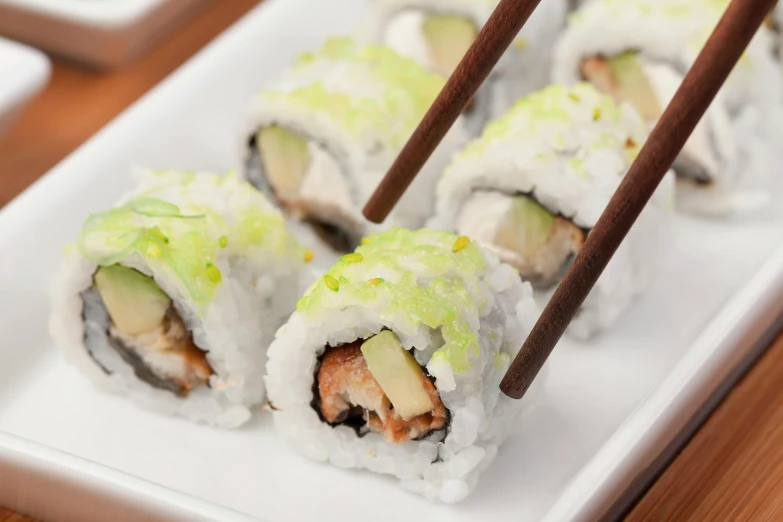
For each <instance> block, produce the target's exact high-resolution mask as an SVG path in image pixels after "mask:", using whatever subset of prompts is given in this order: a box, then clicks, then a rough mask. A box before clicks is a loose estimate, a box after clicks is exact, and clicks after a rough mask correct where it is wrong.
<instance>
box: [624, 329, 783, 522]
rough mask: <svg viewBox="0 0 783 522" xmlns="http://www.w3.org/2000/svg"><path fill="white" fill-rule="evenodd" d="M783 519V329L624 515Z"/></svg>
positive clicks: (670, 519) (669, 519) (634, 518)
mask: <svg viewBox="0 0 783 522" xmlns="http://www.w3.org/2000/svg"><path fill="white" fill-rule="evenodd" d="M690 520H693V521H716V522H717V521H721V522H722V521H727V522H728V521H755V520H759V521H770V522H772V521H778V520H783V336H781V337H779V338H778V339H777V340H776V341H775V342H774V343H773V344H772V347H771V348H770V349H769V351H768V352H767V353H766V354H765V355H764V356H763V357H762V358H761V359H760V360H759V362H758V363H756V365H755V366H754V367H753V368H752V369H751V370H750V372H748V375H746V376H745V378H744V379H743V380H742V381H740V383H739V384H738V385H737V386H736V387H735V388H734V390H733V391H732V392H731V394H730V395H729V396H728V397H727V398H726V400H724V401H723V403H722V404H721V405H720V407H718V409H717V410H716V411H715V412H714V413H713V414H712V416H711V417H710V419H709V420H708V421H707V422H706V423H705V425H704V426H703V427H702V428H701V430H699V432H698V433H697V434H696V436H695V437H694V438H693V439H692V440H691V441H690V443H689V444H688V446H686V447H685V449H683V451H682V452H681V453H680V454H679V455H678V456H677V458H676V459H675V461H674V462H673V463H672V465H671V466H669V468H668V469H667V470H666V471H665V472H664V473H663V475H661V477H660V478H659V479H658V481H657V482H656V483H655V484H654V485H653V487H652V488H651V489H650V490H649V491H648V492H647V494H646V495H645V496H644V497H643V498H642V499H641V500H640V501H639V503H638V504H637V505H636V507H635V508H634V510H633V511H632V512H631V513H630V515H629V516H628V517H627V518H626V522H641V521H660V522H664V521H665V522H680V521H690Z"/></svg>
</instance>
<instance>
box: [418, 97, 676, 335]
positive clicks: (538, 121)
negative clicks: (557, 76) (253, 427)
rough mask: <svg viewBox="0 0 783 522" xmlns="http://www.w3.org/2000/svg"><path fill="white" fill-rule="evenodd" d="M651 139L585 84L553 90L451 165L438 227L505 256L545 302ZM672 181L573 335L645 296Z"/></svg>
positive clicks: (605, 324)
mask: <svg viewBox="0 0 783 522" xmlns="http://www.w3.org/2000/svg"><path fill="white" fill-rule="evenodd" d="M646 137H647V128H646V125H645V124H644V121H643V120H642V119H641V117H640V116H639V115H638V114H637V113H636V112H635V111H634V110H633V109H632V108H631V107H630V106H629V105H627V104H625V105H622V106H618V105H617V104H616V103H615V102H614V101H613V100H612V99H611V97H609V96H608V95H604V94H601V93H599V92H598V91H597V90H596V89H595V88H593V87H592V86H591V85H589V84H587V83H581V84H577V85H575V86H573V87H570V88H569V87H565V86H562V85H552V86H549V87H547V88H545V89H543V90H541V91H537V92H535V93H533V94H531V95H529V96H527V97H525V98H522V99H521V100H519V101H518V102H517V104H516V105H515V106H514V108H513V109H511V111H509V112H508V113H507V114H506V115H505V116H503V117H502V118H500V119H498V120H495V121H493V122H491V123H490V124H488V125H487V127H486V129H485V130H484V134H483V135H482V136H481V137H480V138H478V139H476V140H474V141H473V142H471V143H470V144H469V145H468V146H467V148H466V149H465V150H464V151H462V152H461V153H460V154H458V155H457V156H456V157H455V158H454V160H453V162H452V163H451V164H450V165H449V166H448V167H447V168H446V170H445V172H444V175H443V178H442V179H441V181H440V184H439V185H438V199H437V206H436V213H435V217H434V218H433V219H432V221H431V222H430V226H432V227H434V228H440V229H444V230H449V231H453V232H456V233H458V234H461V235H467V236H470V237H472V238H473V239H475V240H477V241H480V242H481V243H483V244H484V245H486V246H487V247H489V248H491V249H493V250H494V251H496V252H497V253H498V255H499V256H500V259H501V260H502V261H504V262H506V263H509V264H510V265H512V266H514V267H515V268H516V269H517V270H518V271H519V273H520V275H521V277H522V279H524V280H526V281H530V282H531V283H532V284H533V286H534V288H535V289H536V296H537V298H538V299H539V300H540V304H542V305H543V304H544V303H546V301H548V299H549V298H550V297H551V294H552V292H553V290H554V288H555V286H556V285H557V283H559V281H560V280H561V279H562V277H563V275H564V274H565V271H566V269H567V268H568V267H569V265H570V263H571V262H572V261H573V259H574V257H575V256H576V254H578V253H579V251H580V250H581V248H582V245H583V244H584V241H585V238H586V237H587V235H588V234H589V233H590V230H591V229H592V227H593V226H594V225H595V223H596V221H597V220H598V218H599V217H600V215H601V213H602V212H603V210H604V208H605V207H606V205H607V203H608V202H609V199H610V198H611V196H612V194H613V193H614V191H615V189H616V188H617V186H618V185H619V183H620V181H621V179H622V177H623V176H624V175H625V173H626V172H627V171H628V168H629V167H630V165H631V163H632V162H633V160H634V158H635V157H636V155H637V154H638V152H639V149H640V147H641V145H642V143H643V142H644V140H645V139H646ZM672 185H673V183H672V181H671V176H667V177H666V178H665V179H664V182H663V183H662V185H661V187H660V188H659V190H658V191H657V192H656V195H655V197H654V199H653V201H652V204H651V205H648V207H647V209H645V211H644V212H643V213H642V215H641V216H640V218H639V220H638V221H637V223H636V225H635V226H634V228H633V230H632V231H631V233H630V235H629V237H628V238H627V239H626V240H625V241H624V242H623V243H622V245H621V246H620V248H619V250H618V251H617V252H616V254H615V255H614V257H613V258H612V262H611V263H610V264H609V266H608V267H607V268H606V270H605V271H604V273H603V275H602V276H601V278H600V279H599V280H598V282H597V283H596V285H595V287H594V288H593V290H592V292H591V293H590V295H589V296H588V298H587V299H586V300H585V302H584V304H583V305H582V307H581V309H580V311H579V313H578V314H577V316H576V318H575V319H574V320H573V321H572V323H571V325H570V327H569V329H568V332H569V333H570V334H571V335H572V336H575V337H577V338H580V339H586V338H588V337H590V336H592V335H594V334H595V333H597V332H599V331H601V330H605V329H607V328H609V327H610V326H611V325H612V324H613V323H614V322H615V321H616V320H617V318H618V317H619V316H620V314H621V313H622V312H623V311H624V310H625V309H627V308H628V306H629V304H630V303H631V301H632V299H633V297H634V296H635V295H636V294H638V293H639V292H641V291H642V289H643V288H644V287H645V285H646V284H647V281H648V279H649V277H650V273H651V272H652V267H651V266H650V260H651V259H654V258H655V257H657V256H655V255H652V252H655V249H656V248H658V245H659V243H660V241H661V239H662V235H664V234H665V233H666V232H665V230H666V226H667V224H668V222H669V218H668V216H669V215H670V214H671V212H670V211H669V210H667V208H668V209H670V208H671V207H672V205H673V201H672V199H673V195H672Z"/></svg>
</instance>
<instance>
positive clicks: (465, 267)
mask: <svg viewBox="0 0 783 522" xmlns="http://www.w3.org/2000/svg"><path fill="white" fill-rule="evenodd" d="M458 240H459V238H458V237H457V236H456V235H454V234H450V233H447V232H439V231H434V230H428V229H422V230H419V231H416V232H412V231H409V230H405V229H401V228H392V229H390V230H388V231H386V232H383V233H380V234H375V235H372V236H370V237H369V238H368V241H365V242H363V243H364V244H363V245H362V246H360V247H358V248H357V249H356V253H357V254H361V256H362V262H361V263H344V262H338V263H336V264H335V265H334V266H333V267H332V268H331V269H329V271H328V272H327V273H326V274H325V275H324V276H323V277H321V278H320V279H319V280H318V281H317V282H316V283H315V284H314V285H313V286H312V287H311V289H310V292H309V293H308V294H307V295H305V296H304V297H302V298H301V299H300V300H299V302H298V303H297V311H298V312H299V313H300V314H302V315H303V316H309V315H312V314H316V313H318V311H319V310H321V309H322V308H330V309H331V308H338V309H343V308H346V307H349V306H360V305H368V304H369V303H373V302H376V301H378V300H380V301H382V302H383V303H385V305H384V314H385V315H388V316H389V317H395V318H400V317H404V318H406V320H408V321H410V322H411V323H413V324H424V325H426V326H428V327H430V328H440V331H441V335H442V336H443V340H444V341H445V344H444V345H443V347H441V348H440V349H439V350H438V351H437V352H436V354H438V353H440V355H439V356H438V357H442V358H444V360H446V361H448V362H449V364H451V366H452V368H453V369H454V371H455V372H460V371H465V370H467V369H469V368H470V367H471V363H470V359H471V358H472V357H475V356H476V355H477V354H478V352H479V344H478V338H477V336H476V333H475V332H474V331H473V330H472V328H471V326H470V322H469V321H468V318H469V317H475V318H476V320H477V318H478V317H479V306H478V304H477V303H476V302H475V301H474V299H473V298H472V297H471V293H470V291H469V290H468V289H475V288H476V285H477V284H478V277H479V274H480V273H481V272H482V271H483V270H484V269H485V268H486V261H485V259H484V256H483V254H482V253H481V249H480V247H479V246H478V245H477V244H476V243H475V242H472V241H470V240H467V244H465V245H461V248H460V249H459V251H458V252H454V251H453V249H454V246H455V244H456V243H457V242H458ZM378 273H382V274H384V277H383V278H380V277H377V274H378ZM392 275H393V276H394V277H392ZM380 283H383V284H380ZM338 290H339V291H338Z"/></svg>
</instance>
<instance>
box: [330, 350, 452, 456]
mask: <svg viewBox="0 0 783 522" xmlns="http://www.w3.org/2000/svg"><path fill="white" fill-rule="evenodd" d="M361 345H362V341H355V342H353V343H350V344H345V345H342V346H338V347H329V348H327V350H326V352H325V353H324V355H323V358H322V360H321V366H320V367H319V368H318V371H317V373H316V383H317V393H318V399H319V401H317V403H316V404H315V406H316V409H318V410H319V413H320V414H321V416H322V417H323V418H324V420H326V422H328V423H329V424H332V425H337V424H349V425H354V426H357V425H358V426H365V427H366V428H368V429H369V430H370V431H374V432H376V433H381V434H383V435H384V437H385V438H386V441H387V442H395V443H397V444H401V443H403V442H405V441H407V440H415V439H420V438H422V437H425V436H426V435H428V434H429V433H431V432H433V431H436V430H440V429H443V428H445V427H446V423H447V421H448V410H447V409H446V406H444V404H443V402H442V401H441V399H440V395H439V394H438V390H437V389H436V388H435V385H434V384H433V383H432V382H431V381H430V380H429V378H428V377H427V376H426V374H424V373H422V377H421V379H422V384H423V386H424V388H425V390H426V391H427V394H428V395H429V397H430V399H431V400H432V404H433V405H434V407H433V409H432V411H430V412H428V413H425V414H422V415H418V416H416V417H413V418H411V419H409V420H404V419H403V418H402V417H400V416H399V415H398V414H397V413H396V412H395V411H394V407H393V406H392V404H391V401H390V400H389V398H388V397H387V396H386V394H385V393H384V391H383V389H382V388H381V386H380V384H378V381H377V380H376V379H375V378H374V377H373V375H372V373H370V370H369V368H368V366H367V361H366V360H365V358H364V355H362V351H361ZM357 432H358V430H357Z"/></svg>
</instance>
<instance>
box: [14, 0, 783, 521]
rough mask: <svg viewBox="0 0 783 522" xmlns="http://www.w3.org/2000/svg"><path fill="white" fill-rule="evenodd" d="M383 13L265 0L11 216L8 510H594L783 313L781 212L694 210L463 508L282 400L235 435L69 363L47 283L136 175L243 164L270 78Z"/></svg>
mask: <svg viewBox="0 0 783 522" xmlns="http://www.w3.org/2000/svg"><path fill="white" fill-rule="evenodd" d="M364 10H365V0H323V1H321V2H312V1H310V0H269V1H267V2H264V4H262V5H261V6H259V7H258V8H256V9H255V10H253V11H252V12H251V13H250V14H248V15H247V16H246V17H245V18H244V19H243V20H241V21H240V22H239V23H238V24H236V25H235V26H234V27H233V28H232V29H231V30H229V31H228V32H226V33H225V34H224V35H222V36H221V37H220V38H218V39H217V40H216V41H215V42H213V43H212V44H211V45H210V46H209V47H208V48H206V49H205V50H204V51H202V52H201V53H200V54H199V55H198V56H196V57H195V58H194V59H193V60H191V61H190V62H189V63H188V64H186V65H185V66H183V67H182V68H181V69H180V70H179V71H177V72H176V73H174V74H173V75H172V76H171V77H170V78H168V79H167V80H166V81H165V82H163V83H162V84H161V85H159V86H158V87H157V88H155V89H154V90H153V91H152V92H151V93H149V94H148V95H147V96H145V97H144V98H143V99H142V100H140V101H139V102H138V103H136V104H135V105H134V106H132V107H131V108H130V109H128V110H127V111H126V112H125V113H124V114H122V115H121V116H120V117H118V118H117V119H116V120H115V121H114V122H113V123H112V124H110V125H109V126H107V127H106V128H105V129H103V130H102V131H101V132H100V133H98V134H97V135H96V136H95V137H94V138H92V139H91V140H90V141H89V142H88V143H87V144H85V145H84V146H83V147H82V148H80V149H79V150H78V151H76V152H75V153H74V154H72V155H71V156H70V157H69V158H68V159H66V160H65V161H64V162H62V163H61V164H60V165H58V166H57V167H56V168H54V169H53V170H52V171H51V172H50V173H49V174H47V175H46V176H45V177H44V178H42V179H41V180H39V181H38V182H37V183H36V184H35V185H33V187H31V188H30V189H29V190H28V191H27V192H25V193H24V194H22V195H21V196H20V197H19V198H17V199H16V200H15V201H13V202H11V203H10V204H9V205H8V206H7V207H6V208H5V209H3V210H2V212H0V288H1V289H2V292H0V331H1V332H2V339H3V341H2V350H0V477H2V480H0V505H8V506H10V507H12V508H16V509H20V510H23V511H25V512H27V513H31V514H33V515H37V516H41V517H44V518H47V519H60V520H90V519H96V520H106V519H108V518H109V516H108V515H109V514H111V515H112V518H113V519H117V518H120V517H126V518H127V519H144V520H172V519H174V520H245V519H249V518H251V517H252V518H256V519H262V520H267V521H269V522H282V521H299V520H321V521H329V520H339V521H340V522H347V521H351V520H366V519H368V518H369V519H371V520H381V521H386V520H388V521H396V520H403V519H413V518H414V517H415V518H416V519H421V520H428V521H434V522H438V521H446V520H449V521H452V520H454V521H462V520H464V521H468V520H520V521H535V520H542V519H543V520H549V521H562V520H595V519H597V518H599V517H601V516H602V515H605V514H607V513H618V512H620V510H622V508H623V507H624V506H625V504H626V503H627V501H628V500H629V499H631V498H632V497H633V495H634V494H635V493H636V492H638V490H639V488H640V487H642V486H643V485H644V483H645V482H646V481H648V480H649V479H650V477H651V476H652V474H654V472H655V470H656V469H657V467H658V465H659V463H660V459H661V458H662V457H665V456H666V455H667V454H669V453H670V452H671V451H672V449H673V448H675V447H676V444H677V443H679V442H681V438H682V436H683V434H684V433H687V431H688V430H690V429H692V428H693V427H694V426H695V424H696V423H697V422H698V420H699V418H700V417H699V416H700V415H701V414H702V413H703V412H704V411H705V408H709V406H710V405H711V404H713V402H714V397H716V396H717V395H716V394H718V393H720V392H721V391H722V390H723V388H724V387H725V386H726V383H729V382H731V381H732V380H734V379H736V378H737V376H738V374H739V373H738V372H739V371H740V370H741V369H742V368H743V367H744V366H746V365H747V364H748V362H749V361H751V360H752V359H753V358H754V357H755V356H756V355H757V354H758V352H759V349H760V348H759V347H760V346H761V342H762V340H763V339H762V337H763V336H764V335H765V334H766V333H768V332H769V331H770V329H771V328H772V327H773V325H774V324H775V322H776V319H777V318H778V317H779V315H780V313H781V311H783V300H781V299H780V296H781V294H783V245H781V242H782V240H783V238H781V235H780V230H781V229H782V228H783V209H780V208H775V209H771V210H770V212H769V213H767V214H766V215H764V216H756V217H748V218H745V219H735V220H729V219H726V220H718V221H706V220H696V219H690V218H684V217H678V218H677V220H676V221H677V222H676V225H677V226H676V234H675V235H674V236H673V237H672V238H671V242H670V244H669V245H668V248H667V249H666V250H665V251H662V252H660V253H659V255H660V265H661V266H660V273H659V275H658V278H657V280H656V283H655V284H654V285H653V287H652V288H651V289H650V291H649V292H648V293H647V295H645V296H644V297H643V298H642V299H640V300H639V301H638V302H637V303H636V304H635V306H634V307H633V308H632V309H631V310H629V311H628V313H627V315H626V316H624V318H623V321H621V322H622V324H620V325H618V327H617V328H615V329H614V330H613V331H611V332H609V333H608V334H606V335H604V336H603V337H600V338H599V339H597V340H596V341H594V342H592V343H589V344H580V343H576V342H573V341H571V340H564V341H563V342H561V343H560V345H559V346H558V348H557V349H556V350H555V352H554V354H553V356H552V358H551V360H550V362H549V363H548V367H549V368H548V369H549V375H548V378H547V380H546V381H545V382H544V389H543V391H542V394H541V395H540V396H539V397H538V399H537V402H538V404H537V405H536V406H535V407H534V409H533V410H532V411H531V412H530V413H529V415H528V416H527V419H526V422H525V425H524V427H523V428H522V429H521V431H520V432H519V433H517V434H516V435H515V436H513V437H512V438H511V439H510V440H509V441H508V443H507V444H506V445H505V446H504V447H502V448H501V450H500V454H499V458H498V460H497V461H496V462H495V463H494V465H493V466H492V467H491V468H490V469H489V470H488V471H487V472H486V473H485V474H484V476H483V477H482V479H481V481H480V482H479V485H478V487H477V488H476V491H475V492H474V493H473V494H472V495H471V496H470V497H469V498H468V499H467V500H466V501H465V502H464V503H462V504H460V505H457V506H443V505H435V504H430V503H428V502H427V501H425V500H423V499H421V498H418V497H416V496H412V495H410V494H408V493H406V492H404V491H402V490H400V489H399V488H398V487H397V486H396V484H395V480H394V479H392V478H389V477H383V476H377V475H372V474H369V473H366V472H350V471H347V470H342V469H337V468H334V467H330V466H328V465H324V464H319V463H315V462H311V461H309V460H307V459H305V458H304V457H301V456H299V455H298V454H296V453H295V452H293V450H291V449H290V448H289V447H288V446H287V445H286V443H285V441H284V440H282V439H281V438H280V437H279V436H278V435H277V434H276V433H275V430H274V427H273V426H272V423H271V422H270V418H269V415H268V414H265V413H264V412H259V415H258V416H257V418H256V419H254V420H253V421H252V422H251V423H250V424H249V425H248V426H246V427H243V428H242V429H239V430H235V431H219V430H217V429H213V428H208V427H205V426H194V425H191V424H189V423H187V422H186V421H184V420H182V419H174V418H166V417H161V416H157V415H155V414H153V413H150V412H147V411H143V410H139V409H137V408H136V407H135V406H133V405H132V404H131V403H130V402H128V401H125V400H123V398H121V397H115V396H109V395H104V394H103V393H101V392H99V391H98V390H96V389H95V388H94V387H93V386H92V384H91V383H90V382H89V381H88V380H87V379H85V378H84V377H82V376H81V375H80V374H79V373H78V372H77V370H76V369H75V368H73V367H70V366H68V365H67V364H66V363H65V361H64V358H63V355H62V353H61V352H60V351H59V350H57V348H56V347H55V346H53V343H52V342H51V340H50V339H49V337H48V334H47V332H46V324H47V316H48V309H49V305H48V295H47V292H48V283H49V281H50V279H51V276H52V274H53V273H54V271H55V270H56V268H57V265H58V263H59V255H60V252H61V249H62V247H63V246H64V245H65V244H66V243H67V242H69V241H71V240H73V238H74V237H75V234H76V231H77V229H78V227H79V226H80V224H81V223H82V221H83V220H84V219H85V217H86V216H87V213H89V212H93V211H97V210H99V209H103V208H106V207H107V206H109V205H111V204H112V203H113V202H114V201H115V199H116V198H117V197H118V196H119V195H120V194H121V193H122V192H124V191H125V190H127V189H128V188H130V186H131V179H130V176H129V171H130V169H131V167H133V166H144V167H150V168H161V169H162V168H169V167H175V168H181V169H190V170H199V169H205V170H213V171H217V172H226V171H228V170H229V169H231V168H233V167H235V166H236V165H237V162H238V161H239V146H238V143H237V139H238V138H237V137H238V136H239V132H240V130H241V129H242V123H243V119H244V113H245V110H246V108H247V107H248V105H249V102H250V100H251V98H252V96H253V95H254V93H255V92H256V90H257V88H258V86H259V85H260V84H261V83H262V82H263V81H264V79H265V78H268V77H270V75H272V74H275V73H276V72H279V71H281V70H282V69H283V68H284V67H286V66H287V65H288V64H290V62H291V60H292V59H293V58H294V56H296V55H297V54H299V53H301V52H304V51H308V50H312V49H313V48H314V47H316V46H317V45H318V44H319V43H321V42H322V41H323V39H324V38H325V37H327V36H329V35H335V34H345V33H349V32H351V31H352V30H353V29H354V28H355V27H356V25H357V24H358V23H359V22H360V21H361V20H362V18H363V15H364ZM303 13H306V16H305V15H303ZM775 190H776V193H775V194H774V195H773V196H774V197H773V200H774V199H777V197H780V196H781V191H780V188H779V187H778V188H776V189H775Z"/></svg>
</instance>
